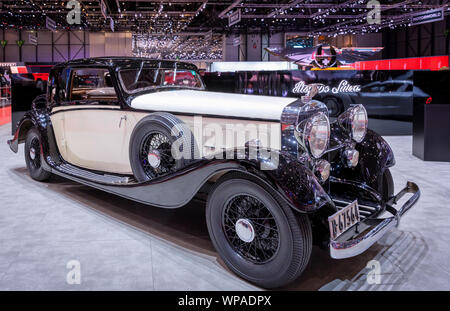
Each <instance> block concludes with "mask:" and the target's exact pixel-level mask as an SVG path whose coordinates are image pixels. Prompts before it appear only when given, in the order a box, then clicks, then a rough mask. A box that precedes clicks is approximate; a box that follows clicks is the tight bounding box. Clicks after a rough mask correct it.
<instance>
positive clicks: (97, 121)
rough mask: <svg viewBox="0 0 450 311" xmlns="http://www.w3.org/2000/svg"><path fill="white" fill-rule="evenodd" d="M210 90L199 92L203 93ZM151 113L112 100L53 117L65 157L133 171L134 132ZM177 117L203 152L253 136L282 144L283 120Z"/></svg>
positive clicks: (87, 165) (69, 109) (55, 111)
mask: <svg viewBox="0 0 450 311" xmlns="http://www.w3.org/2000/svg"><path fill="white" fill-rule="evenodd" d="M177 92H178V91H177ZM164 93H166V94H167V93H170V92H164ZM205 93H206V92H202V93H199V92H196V94H198V95H200V94H205ZM246 97H247V96H246ZM253 97H258V96H253ZM265 98H266V97H265ZM269 98H270V99H272V98H271V97H269ZM274 99H275V98H274ZM290 101H291V100H290ZM215 105H216V103H215V104H212V105H211V106H215ZM176 112H177V111H176ZM150 113H151V112H145V111H128V110H121V109H120V106H111V105H109V106H108V105H77V106H62V107H55V108H54V109H53V111H52V115H51V120H52V124H53V127H54V130H55V138H56V143H57V145H58V149H59V152H60V154H61V156H62V158H63V159H64V160H66V161H67V162H69V163H71V164H73V165H76V166H78V167H82V168H86V169H90V170H96V171H103V172H109V173H116V174H129V175H132V174H133V172H132V170H131V165H130V159H129V144H130V138H131V134H132V132H133V129H134V128H135V127H136V124H137V123H138V122H139V121H140V120H142V119H143V118H144V117H145V116H148V115H149V114H150ZM125 116H126V118H124V117H125ZM176 117H177V118H179V119H180V120H181V121H183V122H184V123H185V124H186V125H187V126H188V127H189V128H190V129H191V131H192V133H193V134H194V137H195V139H196V142H197V145H198V146H199V151H200V152H201V154H200V156H208V155H211V154H215V153H218V152H220V151H221V150H225V149H231V148H235V147H243V146H245V143H246V142H248V141H252V140H259V141H260V142H261V146H262V147H268V148H271V149H275V150H280V148H281V140H280V139H281V126H280V123H279V122H274V121H265V120H248V121H247V120H240V119H236V118H234V117H203V116H202V118H201V119H198V116H196V117H194V116H192V115H190V113H187V115H182V114H178V112H177V115H176ZM196 122H197V123H196ZM119 125H120V126H119Z"/></svg>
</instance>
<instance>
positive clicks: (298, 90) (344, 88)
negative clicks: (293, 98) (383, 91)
mask: <svg viewBox="0 0 450 311" xmlns="http://www.w3.org/2000/svg"><path fill="white" fill-rule="evenodd" d="M310 89H311V87H310V86H309V85H307V84H305V81H300V82H297V83H296V84H295V86H294V88H293V89H292V93H294V94H306V93H308V92H309V90H310ZM359 91H361V85H359V84H354V85H352V84H350V83H349V82H348V81H347V80H341V81H340V82H339V84H338V86H335V87H330V86H328V85H320V86H319V94H320V93H330V92H331V93H333V94H338V93H356V92H359Z"/></svg>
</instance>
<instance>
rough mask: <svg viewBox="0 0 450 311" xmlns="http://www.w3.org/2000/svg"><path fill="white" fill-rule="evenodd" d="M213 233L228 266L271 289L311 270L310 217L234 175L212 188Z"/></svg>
mask: <svg viewBox="0 0 450 311" xmlns="http://www.w3.org/2000/svg"><path fill="white" fill-rule="evenodd" d="M206 220H207V224H208V231H209V234H210V237H211V240H212V242H213V244H214V247H215V248H216V250H217V251H218V253H219V255H220V256H221V258H222V259H223V260H224V262H225V264H226V265H227V266H228V267H229V268H230V269H231V270H232V271H233V272H235V273H236V274H238V275H239V276H241V277H243V278H244V279H246V280H248V281H250V282H252V283H255V284H257V285H260V286H262V287H265V288H276V287H280V286H284V285H286V284H288V283H290V282H292V281H293V280H295V279H296V278H297V277H298V276H299V275H300V274H301V273H302V272H303V270H304V269H305V267H306V265H307V263H308V261H309V258H310V255H311V247H312V232H311V226H310V223H309V219H308V217H307V216H306V215H295V214H294V212H293V211H292V209H291V208H290V207H288V206H287V205H286V204H284V203H283V202H280V201H279V200H277V197H276V195H274V194H273V193H271V191H270V190H268V189H266V188H264V187H263V186H261V185H259V184H257V183H256V182H255V181H253V180H251V179H247V178H246V177H245V176H242V175H240V174H229V175H227V176H225V177H223V178H222V179H221V180H219V181H218V182H217V183H216V185H215V186H214V188H213V190H212V191H211V193H210V195H209V198H208V202H207V209H206Z"/></svg>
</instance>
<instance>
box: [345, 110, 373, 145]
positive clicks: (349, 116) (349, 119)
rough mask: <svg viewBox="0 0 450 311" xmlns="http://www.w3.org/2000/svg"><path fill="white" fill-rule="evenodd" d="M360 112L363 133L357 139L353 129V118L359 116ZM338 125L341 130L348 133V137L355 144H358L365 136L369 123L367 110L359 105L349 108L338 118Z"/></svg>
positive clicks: (354, 123) (354, 122) (354, 121)
mask: <svg viewBox="0 0 450 311" xmlns="http://www.w3.org/2000/svg"><path fill="white" fill-rule="evenodd" d="M360 112H362V113H363V114H364V123H365V124H364V132H363V134H362V135H360V137H357V135H355V132H354V127H355V125H356V120H355V117H356V116H357V115H359V113H360ZM338 123H339V125H340V126H341V128H342V129H344V130H345V131H346V132H347V133H349V135H350V137H351V138H352V139H353V140H354V141H356V142H357V143H360V142H362V141H363V140H364V138H365V137H366V134H367V125H368V123H369V118H368V116H367V110H366V108H365V107H364V106H363V105H361V104H359V105H356V106H354V107H351V108H349V109H347V110H346V111H345V112H344V113H342V114H341V115H340V116H339V117H338Z"/></svg>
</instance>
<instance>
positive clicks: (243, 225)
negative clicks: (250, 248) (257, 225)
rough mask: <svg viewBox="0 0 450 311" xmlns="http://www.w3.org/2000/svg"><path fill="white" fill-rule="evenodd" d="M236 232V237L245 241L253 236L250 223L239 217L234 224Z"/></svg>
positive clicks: (250, 239) (250, 240)
mask: <svg viewBox="0 0 450 311" xmlns="http://www.w3.org/2000/svg"><path fill="white" fill-rule="evenodd" d="M235 228H236V233H237V235H238V237H239V238H240V239H241V240H242V241H244V242H246V243H250V242H252V241H253V239H254V238H255V230H254V229H253V226H252V223H251V222H250V221H249V220H247V219H243V218H241V219H239V220H238V221H237V222H236V225H235Z"/></svg>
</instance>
